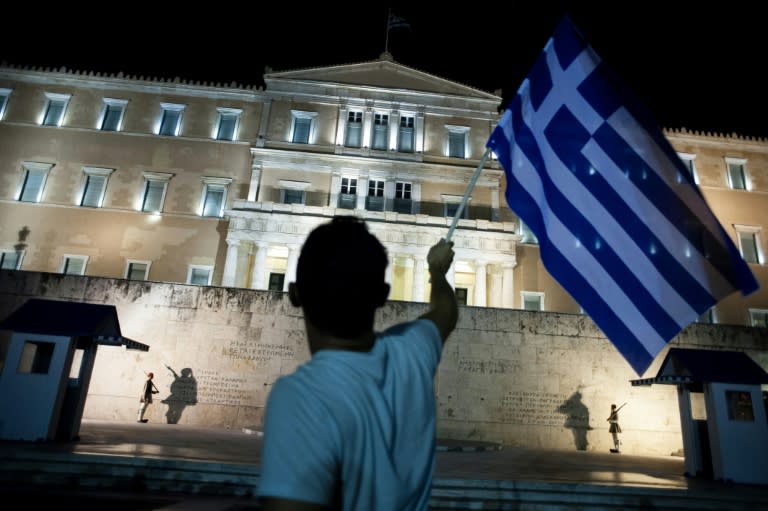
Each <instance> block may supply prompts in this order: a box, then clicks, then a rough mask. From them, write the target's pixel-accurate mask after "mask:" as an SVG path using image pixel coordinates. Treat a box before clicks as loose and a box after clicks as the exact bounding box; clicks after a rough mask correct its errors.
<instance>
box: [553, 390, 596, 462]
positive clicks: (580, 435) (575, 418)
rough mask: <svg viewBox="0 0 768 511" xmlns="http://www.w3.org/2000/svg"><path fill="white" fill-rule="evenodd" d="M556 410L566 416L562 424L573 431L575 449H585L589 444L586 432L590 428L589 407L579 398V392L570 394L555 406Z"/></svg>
mask: <svg viewBox="0 0 768 511" xmlns="http://www.w3.org/2000/svg"><path fill="white" fill-rule="evenodd" d="M557 411H558V413H562V414H565V416H566V417H565V424H563V426H565V427H566V428H568V429H570V430H571V433H573V443H574V444H575V445H576V450H577V451H586V450H587V446H588V445H589V442H588V441H587V432H588V431H589V430H590V429H592V428H591V427H590V425H589V408H587V405H585V404H584V402H583V401H582V400H581V392H580V391H578V390H577V391H576V392H574V393H573V394H571V397H569V398H568V399H567V400H565V401H564V402H563V403H562V404H561V405H560V406H558V407H557Z"/></svg>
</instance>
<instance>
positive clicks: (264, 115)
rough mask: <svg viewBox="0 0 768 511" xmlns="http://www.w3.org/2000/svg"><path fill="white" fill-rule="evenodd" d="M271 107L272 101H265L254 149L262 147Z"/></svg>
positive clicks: (265, 137)
mask: <svg viewBox="0 0 768 511" xmlns="http://www.w3.org/2000/svg"><path fill="white" fill-rule="evenodd" d="M271 107H272V100H271V99H268V100H266V101H265V102H264V107H263V108H262V110H261V124H260V125H259V136H258V138H257V139H256V147H264V142H265V141H266V139H267V127H268V126H269V111H270V110H271ZM248 200H251V199H248Z"/></svg>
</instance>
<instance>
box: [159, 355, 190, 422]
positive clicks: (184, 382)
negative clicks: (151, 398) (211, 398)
mask: <svg viewBox="0 0 768 511" xmlns="http://www.w3.org/2000/svg"><path fill="white" fill-rule="evenodd" d="M165 367H166V369H168V370H169V371H170V372H171V374H173V383H171V393H170V394H169V395H168V397H167V398H165V399H163V400H162V401H161V403H163V404H166V405H168V411H167V412H165V418H166V421H167V422H168V424H178V423H179V420H180V419H181V414H182V413H184V409H185V408H186V407H187V406H190V405H196V404H197V380H195V377H194V375H193V374H192V369H190V368H189V367H185V368H184V369H182V370H181V375H179V374H177V373H176V371H174V370H173V369H172V368H171V366H169V365H166V366H165Z"/></svg>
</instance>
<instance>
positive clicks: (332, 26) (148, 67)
mask: <svg viewBox="0 0 768 511" xmlns="http://www.w3.org/2000/svg"><path fill="white" fill-rule="evenodd" d="M158 4H159V3H154V4H151V3H148V4H146V5H142V4H141V3H125V4H111V5H106V4H105V5H104V6H103V8H104V9H102V7H100V6H98V5H97V4H93V7H88V8H87V9H85V8H84V9H85V10H84V11H83V12H77V9H76V8H73V7H71V6H66V7H65V6H64V5H63V4H62V6H61V9H59V8H56V9H53V10H52V11H50V12H49V14H50V16H44V15H42V14H41V13H39V12H35V9H36V8H30V11H31V12H30V13H28V14H26V17H25V15H24V13H23V12H22V13H20V14H18V15H16V16H15V18H17V19H25V22H24V23H21V22H12V21H11V20H10V18H8V19H6V20H5V23H4V24H5V25H6V26H4V27H2V29H0V38H1V39H0V60H3V61H5V62H6V63H13V64H21V65H30V66H53V67H56V68H58V67H61V66H66V67H67V68H69V69H82V70H92V71H101V72H118V71H123V72H124V73H127V74H136V75H144V76H158V77H169V78H173V77H175V76H179V77H181V78H186V79H191V80H202V81H213V82H222V83H227V84H228V83H230V82H232V81H236V82H238V83H241V84H243V83H244V84H253V85H258V84H261V83H262V73H263V71H264V67H265V66H270V67H271V68H272V69H274V70H276V71H280V70H287V69H300V68H305V67H316V66H318V67H319V66H327V65H335V64H344V63H353V62H362V61H368V60H375V59H377V58H378V57H379V55H380V54H381V53H382V52H383V51H384V48H385V39H386V32H387V30H386V29H387V14H388V9H389V7H387V6H366V7H362V8H360V7H358V8H351V7H347V6H342V5H337V4H322V6H317V7H308V6H305V5H303V4H292V6H291V7H263V6H256V5H254V6H252V7H250V6H248V5H247V4H242V5H241V4H239V3H231V4H229V3H227V4H225V5H226V8H225V10H222V11H221V12H216V11H213V10H212V7H211V5H214V4H211V3H208V4H206V3H202V2H196V3H194V4H193V3H187V4H180V3H179V4H174V5H173V6H172V7H169V6H167V5H164V6H162V7H159V6H158ZM530 4H535V6H534V5H530ZM710 4H713V5H714V6H709V5H710ZM195 5H198V6H199V8H197V7H195ZM414 5H415V2H414V3H413V4H410V5H408V6H400V7H398V6H393V7H392V12H393V13H394V14H396V15H397V16H399V17H401V18H403V19H405V20H406V21H407V22H408V23H409V25H410V28H407V29H396V30H393V31H391V32H390V39H389V51H390V53H392V55H393V56H394V58H395V60H396V61H398V62H401V63H402V64H405V65H408V66H411V67H414V68H417V69H419V70H422V71H425V72H428V73H431V74H435V75H438V76H441V77H444V78H447V79H450V80H455V81H458V82H461V83H464V84H467V85H470V86H473V87H476V88H478V89H482V90H485V91H489V92H494V91H497V90H499V89H501V90H502V91H503V95H504V97H505V99H507V98H509V97H511V96H512V95H513V94H514V92H515V91H516V90H517V88H518V87H519V85H520V83H521V82H522V80H523V78H524V77H525V75H526V74H527V72H528V70H529V69H530V67H531V65H532V64H533V62H534V60H535V59H536V57H537V56H538V54H539V53H540V52H541V50H542V48H543V47H544V44H545V43H546V41H547V40H548V39H549V36H550V35H551V34H552V31H553V30H554V28H555V26H556V24H557V22H558V21H559V19H560V18H561V16H562V15H563V14H564V13H566V12H567V13H568V14H569V15H570V17H571V19H572V20H573V21H574V23H575V25H576V26H577V28H578V29H579V30H580V31H581V32H582V33H583V34H584V36H585V37H586V38H587V40H588V41H589V43H590V44H591V45H592V47H593V48H594V49H595V51H596V52H597V53H598V55H599V56H600V57H601V58H602V59H603V60H604V61H605V62H606V63H607V64H608V65H609V66H610V67H611V68H612V69H613V70H614V71H615V72H616V73H617V74H618V75H619V76H620V77H621V78H622V79H623V80H624V81H625V82H626V83H627V84H628V85H629V87H630V88H631V89H632V90H633V91H634V92H635V94H637V95H638V96H639V97H640V99H641V100H642V101H643V102H644V103H645V104H646V105H647V106H648V107H649V109H650V110H651V112H652V114H653V115H654V116H655V117H656V119H657V121H658V123H659V124H660V125H661V126H662V127H665V128H681V127H685V128H688V129H690V130H697V131H704V132H717V133H725V134H731V133H737V134H740V135H744V136H755V137H768V99H767V95H766V92H767V91H768V85H766V80H765V79H764V78H763V76H762V75H763V74H765V73H766V62H768V59H767V58H766V57H767V56H768V55H767V53H768V52H766V50H768V22H766V21H765V19H766V18H765V17H764V16H763V14H762V8H761V7H759V3H757V2H746V1H742V0H735V1H728V2H707V3H705V2H701V1H697V2H693V1H689V0H678V1H674V0H667V1H664V2H662V1H657V0H649V1H644V2H622V1H612V2H602V1H600V2H598V1H587V0H582V1H566V0H562V1H545V0H538V1H536V0H532V1H530V2H518V1H511V2H506V3H505V4H501V3H497V4H495V5H497V6H498V7H493V8H491V4H477V5H478V6H482V7H483V9H482V10H480V9H475V10H471V11H466V10H461V9H460V8H459V7H458V5H459V4H456V6H455V7H452V8H451V7H448V4H446V5H445V6H443V7H442V8H441V9H439V10H437V9H435V7H433V6H435V5H437V4H429V5H430V7H423V6H421V7H419V6H414ZM502 5H504V7H501V6H502ZM206 6H207V7H206ZM669 6H672V7H673V9H670V8H669ZM41 18H44V20H43V19H41ZM45 20H47V21H45Z"/></svg>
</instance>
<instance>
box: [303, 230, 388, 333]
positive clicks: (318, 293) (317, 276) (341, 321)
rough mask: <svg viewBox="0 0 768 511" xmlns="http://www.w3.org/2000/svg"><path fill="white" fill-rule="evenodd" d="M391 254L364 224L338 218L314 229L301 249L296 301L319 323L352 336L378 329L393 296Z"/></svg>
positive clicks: (316, 324)
mask: <svg viewBox="0 0 768 511" xmlns="http://www.w3.org/2000/svg"><path fill="white" fill-rule="evenodd" d="M386 268H387V252H386V249H385V248H384V246H383V245H382V244H381V242H380V241H379V240H378V239H376V237H375V236H374V235H372V234H371V233H370V232H369V231H368V228H367V227H366V225H365V223H364V222H363V221H362V220H360V219H358V218H356V217H352V216H340V217H334V218H333V219H332V220H331V221H330V222H328V223H325V224H322V225H320V226H318V227H317V228H315V229H314V230H313V231H312V232H311V233H310V234H309V236H308V237H307V239H306V241H305V242H304V246H303V247H302V249H301V255H300V256H299V262H298V265H297V268H296V282H295V284H292V285H291V286H290V288H289V292H290V298H291V303H293V305H295V306H297V307H298V306H300V307H302V308H303V309H304V314H305V316H306V317H307V319H308V320H309V321H311V322H312V323H313V324H314V325H315V326H316V327H318V328H320V329H321V330H323V331H325V332H328V333H330V334H332V335H335V336H338V337H340V338H344V339H350V338H353V337H356V336H358V335H361V334H363V333H365V332H367V331H370V330H372V329H373V320H374V315H375V312H376V309H377V308H378V307H380V306H382V305H383V304H384V303H385V302H386V300H387V296H388V295H389V285H388V284H387V283H386V282H385V281H384V272H385V270H386Z"/></svg>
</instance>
